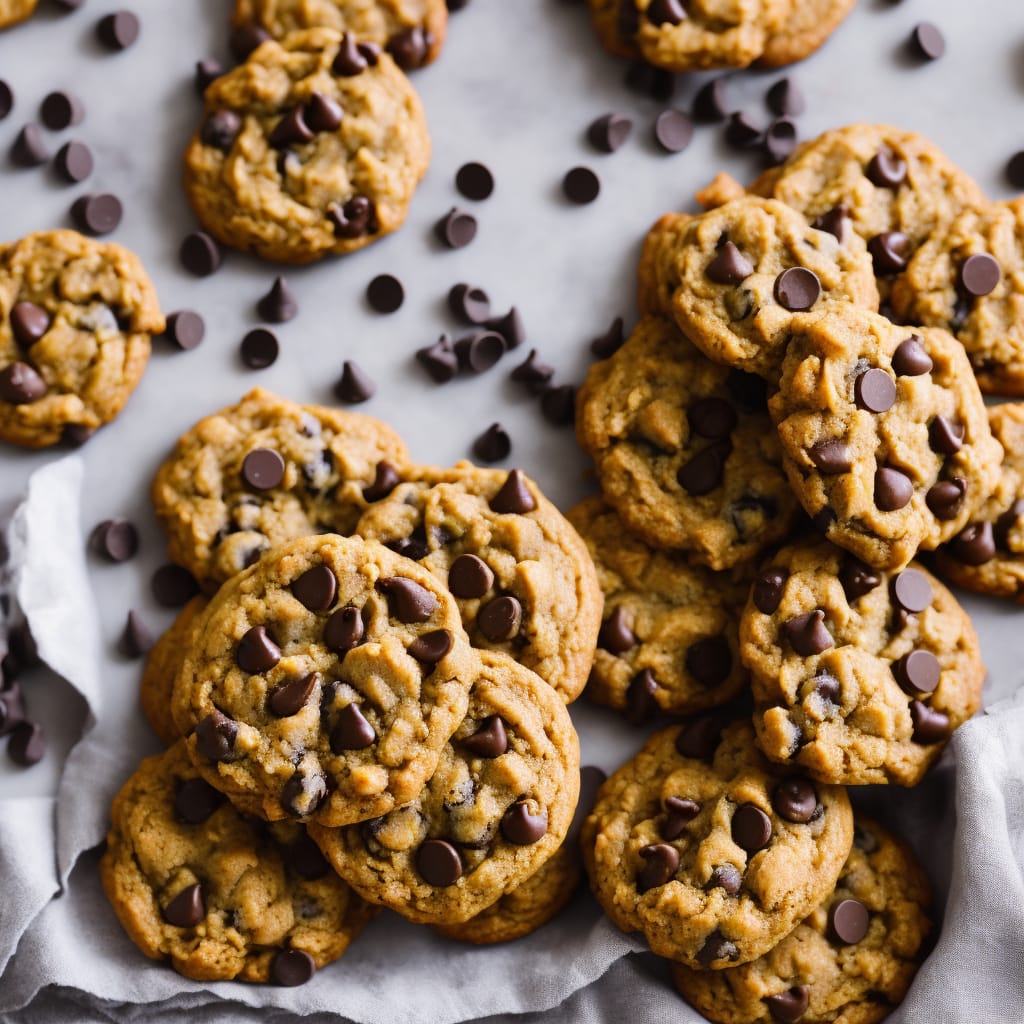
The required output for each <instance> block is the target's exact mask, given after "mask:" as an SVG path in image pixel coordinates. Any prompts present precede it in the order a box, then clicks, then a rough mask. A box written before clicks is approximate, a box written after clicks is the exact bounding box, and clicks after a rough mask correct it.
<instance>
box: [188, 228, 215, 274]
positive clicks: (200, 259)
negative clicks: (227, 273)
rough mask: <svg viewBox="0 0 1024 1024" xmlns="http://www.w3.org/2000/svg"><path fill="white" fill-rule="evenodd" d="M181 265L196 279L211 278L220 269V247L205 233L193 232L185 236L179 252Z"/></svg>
mask: <svg viewBox="0 0 1024 1024" xmlns="http://www.w3.org/2000/svg"><path fill="white" fill-rule="evenodd" d="M178 259H179V260H180V261H181V265H182V266H183V267H184V268H185V269H186V270H187V271H188V272H189V273H190V274H195V276H196V277H209V276H210V275H211V274H214V273H216V272H217V270H219V269H220V264H221V259H222V257H221V251H220V246H219V245H217V243H216V242H215V241H214V240H213V238H211V237H210V236H209V235H208V234H206V232H205V231H193V232H192V233H191V234H189V235H186V236H185V240H184V241H183V242H182V243H181V249H180V250H179V251H178Z"/></svg>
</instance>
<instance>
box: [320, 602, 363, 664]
mask: <svg viewBox="0 0 1024 1024" xmlns="http://www.w3.org/2000/svg"><path fill="white" fill-rule="evenodd" d="M364 633H365V627H364V626H363V618H362V616H361V615H360V614H359V609H358V608H356V607H354V606H353V605H350V604H349V605H345V607H344V608H339V609H338V610H337V611H336V612H333V613H332V614H331V617H330V618H329V619H328V620H327V623H326V625H325V626H324V643H325V644H326V645H327V647H328V649H329V650H331V651H334V653H335V654H345V653H347V652H348V651H350V650H352V648H353V647H357V646H358V645H359V644H361V643H362V642H363V635H364Z"/></svg>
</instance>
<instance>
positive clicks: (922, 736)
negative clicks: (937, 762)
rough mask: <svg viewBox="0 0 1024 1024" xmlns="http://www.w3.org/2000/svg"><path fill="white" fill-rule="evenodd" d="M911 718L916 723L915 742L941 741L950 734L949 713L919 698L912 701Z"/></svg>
mask: <svg viewBox="0 0 1024 1024" xmlns="http://www.w3.org/2000/svg"><path fill="white" fill-rule="evenodd" d="M910 720H911V722H912V723H913V725H914V742H915V743H920V744H922V745H927V744H931V743H939V742H941V741H942V740H944V739H946V738H947V737H948V736H949V715H944V714H943V713H942V712H941V711H936V710H935V709H934V708H930V707H928V705H927V704H922V703H921V701H919V700H912V701H911V702H910Z"/></svg>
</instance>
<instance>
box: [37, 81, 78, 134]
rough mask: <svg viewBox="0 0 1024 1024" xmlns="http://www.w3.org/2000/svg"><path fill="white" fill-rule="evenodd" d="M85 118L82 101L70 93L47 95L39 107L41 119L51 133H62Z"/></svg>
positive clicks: (60, 92) (61, 92)
mask: <svg viewBox="0 0 1024 1024" xmlns="http://www.w3.org/2000/svg"><path fill="white" fill-rule="evenodd" d="M83 117H85V107H84V106H83V104H82V101H81V100H80V99H79V98H78V97H77V96H75V95H73V94H72V93H69V92H63V91H60V90H58V91H56V92H51V93H48V94H47V95H46V97H45V98H44V99H43V102H42V104H41V105H40V107H39V119H40V120H41V121H42V122H43V124H45V125H46V127H47V128H49V129H50V130H51V131H55V132H62V131H64V129H65V128H70V127H71V125H73V124H80V123H81V121H82V118H83Z"/></svg>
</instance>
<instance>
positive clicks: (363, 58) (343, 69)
mask: <svg viewBox="0 0 1024 1024" xmlns="http://www.w3.org/2000/svg"><path fill="white" fill-rule="evenodd" d="M372 57H373V53H372V52H370V51H368V50H367V49H366V47H365V45H360V44H359V43H357V42H356V37H355V36H354V35H353V34H352V33H350V32H346V33H345V35H344V36H342V39H341V47H340V48H339V49H338V55H337V56H336V57H335V58H334V63H333V64H332V65H331V70H332V71H333V72H334V73H335V74H336V75H340V76H341V77H342V78H352V77H353V76H354V75H361V74H362V73H363V72H364V71H365V70H366V69H367V68H368V67H370V66H371V64H376V63H377V61H376V59H371V58H372Z"/></svg>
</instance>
